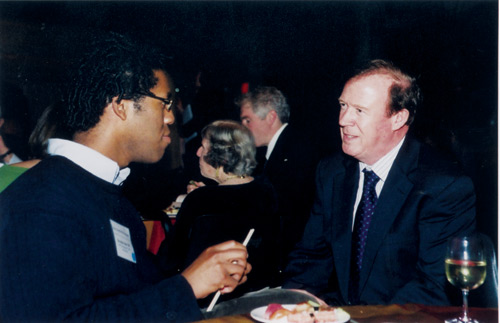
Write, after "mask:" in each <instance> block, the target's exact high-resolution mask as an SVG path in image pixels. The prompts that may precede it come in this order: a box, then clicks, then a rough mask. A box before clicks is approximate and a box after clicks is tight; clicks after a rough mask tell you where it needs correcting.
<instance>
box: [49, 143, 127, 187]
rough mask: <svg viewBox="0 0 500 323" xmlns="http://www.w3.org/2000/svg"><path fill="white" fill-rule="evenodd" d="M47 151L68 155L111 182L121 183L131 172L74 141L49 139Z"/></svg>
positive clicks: (81, 165) (67, 156)
mask: <svg viewBox="0 0 500 323" xmlns="http://www.w3.org/2000/svg"><path fill="white" fill-rule="evenodd" d="M47 152H48V154H49V155H51V156H62V157H66V158H68V159H69V160H71V161H72V162H74V163H75V164H77V165H78V166H80V167H82V168H83V169H85V170H86V171H88V172H89V173H91V174H93V175H95V176H97V177H99V178H100V179H103V180H105V181H106V182H108V183H111V184H115V185H119V184H121V183H122V182H123V181H124V180H125V179H126V178H127V177H128V175H129V174H130V168H128V167H127V168H123V169H121V170H120V167H119V166H118V163H116V162H115V161H114V160H112V159H110V158H108V157H106V156H104V155H103V154H101V153H100V152H98V151H96V150H94V149H92V148H89V147H87V146H84V145H82V144H79V143H76V142H74V141H70V140H64V139H57V138H53V139H49V144H48V147H47Z"/></svg>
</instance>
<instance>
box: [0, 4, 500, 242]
mask: <svg viewBox="0 0 500 323" xmlns="http://www.w3.org/2000/svg"><path fill="white" fill-rule="evenodd" d="M108 30H112V31H118V32H121V33H125V34H129V35H132V36H135V37H139V38H141V39H143V40H145V41H150V42H153V43H156V44H157V45H158V46H159V47H161V48H162V49H163V50H164V52H165V53H166V54H168V55H169V56H170V57H171V58H172V59H171V62H170V64H171V66H170V68H169V70H170V73H171V74H172V75H173V76H174V79H175V81H176V85H177V87H178V88H179V91H180V95H181V97H182V96H184V98H185V100H188V99H189V97H190V94H191V93H192V90H193V85H194V80H195V76H196V74H197V73H198V72H199V71H200V70H201V71H203V72H204V74H203V75H204V79H203V81H204V82H203V85H204V86H205V87H207V88H209V89H210V90H212V91H214V92H216V93H219V95H220V96H222V98H223V101H222V102H224V109H225V111H226V112H227V114H228V117H234V118H236V117H237V116H238V114H237V113H238V112H237V110H236V109H235V107H234V105H233V104H232V102H233V99H234V98H235V97H236V96H237V95H238V93H239V90H240V85H241V83H242V82H250V87H254V86H256V85H258V84H265V85H274V86H276V87H278V88H280V89H281V90H282V91H283V92H284V93H285V95H286V96H287V97H288V99H289V101H290V104H291V107H292V118H291V122H292V123H295V124H297V125H299V126H300V127H302V129H303V131H304V136H308V137H309V138H311V144H313V145H317V147H318V149H321V150H322V151H324V152H325V153H327V152H330V151H334V150H336V149H338V147H339V142H340V139H339V137H338V126H337V119H338V104H337V98H338V96H339V94H340V93H341V91H342V86H343V83H344V81H345V77H346V75H347V73H348V72H349V71H350V69H351V68H352V67H353V66H355V65H356V64H359V63H361V62H363V61H365V60H367V59H373V58H385V59H390V60H392V61H394V62H395V63H396V64H398V65H400V66H401V67H403V68H404V69H406V70H407V71H409V72H410V73H412V74H413V75H416V76H417V77H418V79H419V83H420V85H421V87H422V89H423V93H424V105H423V107H422V109H421V110H420V111H419V112H418V114H417V122H416V124H415V125H414V128H415V130H416V132H417V133H418V134H419V135H421V137H422V138H425V139H426V140H427V141H428V142H430V143H432V144H434V145H436V146H438V147H439V148H440V149H443V150H444V151H446V152H449V153H452V154H454V155H455V156H456V157H457V158H458V159H459V160H460V162H461V163H462V164H463V166H464V168H465V170H466V172H467V173H468V174H469V175H470V176H471V177H472V178H473V180H474V182H475V185H476V189H477V201H478V222H479V227H480V229H481V230H483V231H485V232H486V233H488V234H489V235H490V236H491V237H492V238H493V240H494V241H495V243H496V241H497V210H498V208H497V196H498V194H497V103H498V99H497V89H498V82H497V76H498V65H497V63H498V59H497V57H498V52H497V49H498V3H497V1H270V2H268V1H229V2H226V1H203V2H194V1H177V2H174V1H153V2H146V1H140V2H139V1H126V2H109V1H102V2H100V1H85V2H77V1H56V2H43V1H32V2H23V1H15V2H5V1H0V46H1V51H0V55H1V56H0V73H1V75H2V78H3V79H7V80H9V81H10V82H12V83H14V84H16V85H18V86H19V87H20V88H21V89H22V90H23V93H24V94H25V95H26V97H27V98H28V102H29V111H30V120H29V121H28V122H29V126H30V127H32V126H33V125H34V123H35V121H36V119H37V118H38V116H39V114H40V113H41V111H42V110H43V108H45V107H46V106H47V105H48V104H49V103H51V102H52V101H54V100H55V99H57V98H58V97H59V96H60V95H61V93H62V91H63V89H64V87H65V86H66V85H67V84H69V83H68V79H67V73H66V72H67V71H68V70H70V69H71V67H72V66H74V62H75V58H78V55H79V54H80V53H81V51H82V49H83V48H84V46H85V45H87V44H88V43H89V42H90V41H91V40H92V38H93V37H95V35H98V34H99V33H100V32H102V31H108Z"/></svg>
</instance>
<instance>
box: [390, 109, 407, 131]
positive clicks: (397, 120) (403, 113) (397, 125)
mask: <svg viewBox="0 0 500 323" xmlns="http://www.w3.org/2000/svg"><path fill="white" fill-rule="evenodd" d="M409 117H410V112H408V110H407V109H401V110H399V111H398V112H397V113H395V114H394V115H393V116H392V120H393V122H392V130H393V131H396V130H399V129H401V128H402V127H403V126H404V125H405V124H406V122H407V121H408V118H409Z"/></svg>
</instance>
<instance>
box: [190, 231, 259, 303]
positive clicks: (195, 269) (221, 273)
mask: <svg viewBox="0 0 500 323" xmlns="http://www.w3.org/2000/svg"><path fill="white" fill-rule="evenodd" d="M247 257H248V253H247V249H246V248H245V246H243V245H242V244H241V243H238V242H236V241H227V242H224V243H221V244H218V245H215V246H212V247H210V248H207V249H206V250H205V251H203V252H202V253H201V255H200V256H199V257H198V258H197V259H196V260H195V261H194V262H193V263H192V264H191V265H190V266H189V267H188V268H186V269H185V270H184V271H183V272H182V276H184V278H186V280H187V281H188V282H189V284H190V285H191V288H192V289H193V292H194V295H195V296H196V298H197V299H200V298H204V297H206V296H208V295H210V294H211V293H213V292H215V291H217V290H220V291H221V293H222V294H226V293H230V292H232V291H233V290H234V289H235V288H236V286H238V285H239V284H242V283H244V282H246V280H247V276H246V275H247V274H248V273H249V272H250V270H252V266H251V265H250V264H249V263H247Z"/></svg>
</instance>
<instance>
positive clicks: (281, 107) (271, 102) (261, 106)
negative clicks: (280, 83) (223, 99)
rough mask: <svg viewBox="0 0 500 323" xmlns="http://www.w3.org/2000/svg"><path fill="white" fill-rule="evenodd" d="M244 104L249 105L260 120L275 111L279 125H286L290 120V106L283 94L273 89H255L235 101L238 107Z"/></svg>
mask: <svg viewBox="0 0 500 323" xmlns="http://www.w3.org/2000/svg"><path fill="white" fill-rule="evenodd" d="M245 103H249V104H250V105H251V107H252V110H253V112H254V113H255V114H256V115H257V116H259V118H261V119H264V118H265V117H266V115H267V114H268V113H269V112H270V111H271V110H274V111H276V114H277V115H278V118H279V119H280V121H281V123H286V122H288V120H289V119H290V106H289V105H288V103H287V102H286V98H285V96H284V95H283V93H282V92H281V91H280V90H278V89H277V88H275V87H272V86H261V87H257V88H256V89H255V90H253V91H250V92H248V93H246V94H244V95H242V96H241V97H240V98H239V99H238V100H236V105H238V106H240V107H241V106H242V105H244V104H245Z"/></svg>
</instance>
